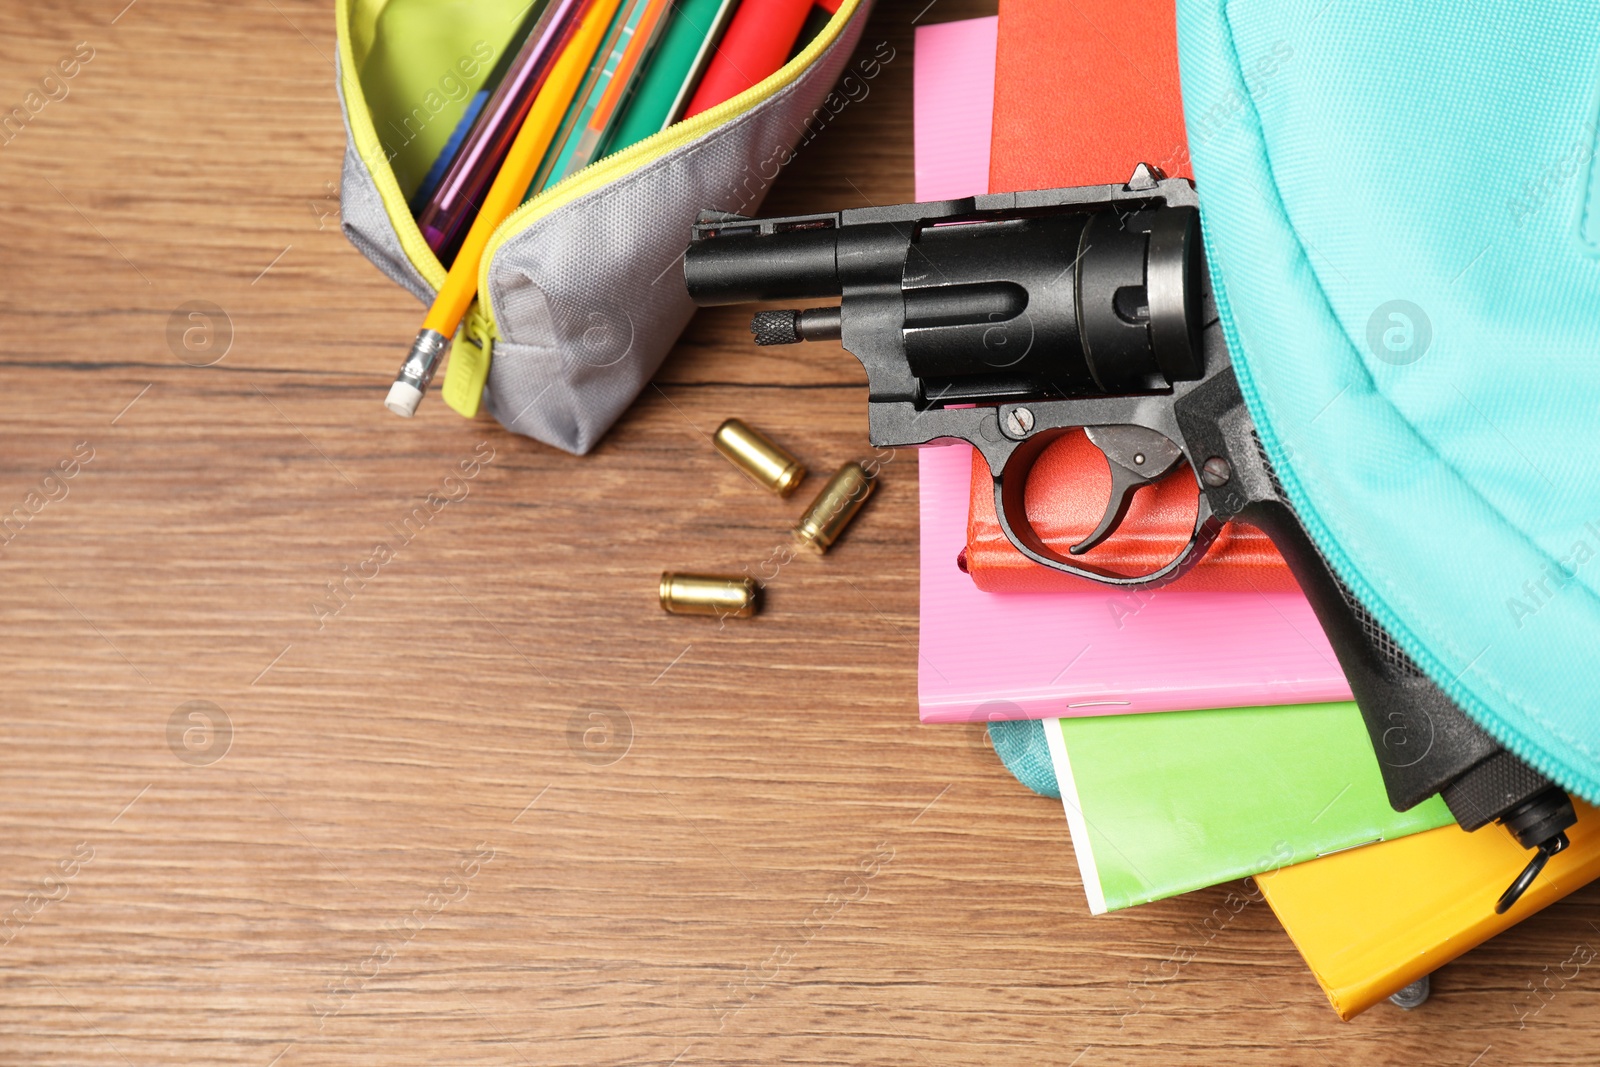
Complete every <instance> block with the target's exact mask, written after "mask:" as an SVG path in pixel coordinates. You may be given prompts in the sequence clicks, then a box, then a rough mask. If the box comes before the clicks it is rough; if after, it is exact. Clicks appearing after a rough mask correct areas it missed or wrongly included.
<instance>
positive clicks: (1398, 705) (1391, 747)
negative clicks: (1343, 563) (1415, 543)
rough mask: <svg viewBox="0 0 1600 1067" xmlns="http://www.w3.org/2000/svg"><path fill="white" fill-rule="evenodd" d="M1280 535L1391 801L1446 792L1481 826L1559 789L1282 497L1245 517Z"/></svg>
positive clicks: (1406, 802)
mask: <svg viewBox="0 0 1600 1067" xmlns="http://www.w3.org/2000/svg"><path fill="white" fill-rule="evenodd" d="M1237 518H1238V520H1240V521H1243V522H1248V523H1250V524H1251V525H1252V526H1256V527H1258V528H1259V529H1261V530H1262V531H1263V532H1264V533H1266V534H1267V536H1269V537H1270V538H1272V540H1273V543H1274V544H1276V545H1277V546H1278V550H1279V551H1280V552H1281V553H1282V554H1283V558H1284V560H1285V561H1287V563H1288V564H1289V569H1290V570H1291V571H1293V572H1294V576H1295V579H1296V580H1297V581H1298V582H1299V583H1300V588H1301V589H1302V590H1304V591H1305V594H1306V597H1307V599H1309V600H1310V602H1311V607H1312V610H1314V611H1315V612H1316V615H1317V619H1318V621H1319V622H1321V623H1322V629H1323V631H1324V632H1325V633H1326V634H1327V635H1328V640H1329V642H1330V643H1331V644H1332V645H1333V650H1334V653H1335V654H1336V655H1337V656H1338V657H1339V666H1340V667H1341V668H1342V669H1343V670H1344V674H1345V678H1346V679H1347V680H1348V681H1349V683H1350V690H1351V692H1352V693H1353V694H1354V696H1355V699H1356V704H1357V705H1358V706H1359V707H1360V709H1361V716H1362V718H1363V719H1364V720H1365V721H1366V726H1367V733H1368V734H1369V735H1370V736H1371V738H1372V750H1373V752H1374V754H1375V755H1376V756H1377V757H1378V766H1379V768H1380V769H1381V770H1382V772H1383V784H1384V787H1385V789H1386V790H1387V792H1388V794H1389V803H1390V804H1391V805H1392V806H1393V807H1394V809H1395V810H1396V811H1405V810H1406V809H1408V808H1411V807H1413V806H1415V805H1417V804H1419V803H1421V802H1422V801H1424V800H1426V799H1427V798H1428V797H1430V796H1432V795H1433V794H1434V793H1442V794H1443V795H1444V798H1445V802H1446V803H1447V804H1448V805H1449V807H1450V810H1451V814H1453V815H1455V817H1456V819H1457V821H1458V822H1460V823H1461V825H1462V827H1463V828H1464V829H1467V830H1475V829H1477V828H1478V827H1479V826H1482V825H1483V824H1484V823H1487V822H1489V821H1491V820H1493V819H1496V818H1499V817H1501V816H1503V815H1504V814H1505V813H1506V812H1507V811H1509V810H1511V809H1513V808H1515V807H1517V806H1518V805H1520V804H1522V803H1524V802H1526V801H1527V800H1529V799H1530V798H1532V797H1534V796H1536V795H1537V794H1539V793H1540V792H1542V791H1544V790H1547V789H1549V788H1550V787H1551V783H1550V782H1549V780H1548V779H1546V778H1544V777H1543V776H1542V775H1540V774H1539V773H1538V772H1536V771H1534V770H1533V769H1532V768H1531V767H1528V766H1527V765H1526V764H1524V763H1522V762H1521V761H1520V760H1518V759H1517V758H1516V757H1515V756H1514V755H1512V754H1511V753H1509V752H1507V751H1505V750H1504V749H1502V748H1501V747H1500V745H1499V744H1498V743H1497V742H1496V741H1495V740H1494V739H1493V738H1492V737H1490V736H1489V735H1488V734H1487V733H1485V732H1484V731H1483V730H1482V729H1481V728H1480V727H1479V726H1478V725H1477V723H1475V722H1473V721H1472V720H1471V719H1470V718H1468V717H1467V715H1466V713H1465V712H1463V711H1462V710H1461V709H1460V708H1459V707H1457V706H1456V704H1455V702H1454V701H1453V700H1451V699H1450V697H1449V696H1448V695H1446V693H1445V692H1444V690H1442V689H1440V688H1439V687H1438V686H1437V685H1436V684H1434V682H1433V680H1432V679H1431V678H1429V677H1428V676H1427V675H1426V674H1424V673H1423V672H1422V670H1421V669H1420V668H1418V667H1417V665H1416V664H1415V663H1413V662H1412V660H1411V658H1410V657H1409V656H1407V655H1406V653H1405V651H1404V650H1403V649H1401V648H1400V646H1399V645H1398V644H1397V643H1396V642H1395V640H1394V638H1392V637H1391V636H1390V635H1389V634H1388V633H1387V632H1386V631H1385V630H1384V629H1383V627H1382V626H1381V625H1380V624H1379V623H1378V621H1377V620H1376V619H1374V618H1373V617H1372V615H1371V614H1370V613H1369V612H1368V611H1367V610H1366V609H1365V608H1364V607H1362V605H1361V603H1360V602H1359V601H1358V600H1357V599H1356V598H1355V597H1354V596H1353V595H1351V593H1350V591H1349V590H1348V589H1347V588H1346V587H1345V585H1344V583H1343V582H1342V581H1340V580H1339V577H1338V576H1337V575H1336V574H1334V573H1333V570H1332V569H1331V568H1330V567H1329V566H1328V562H1327V560H1325V559H1324V558H1323V557H1322V554H1321V552H1319V551H1318V550H1317V547H1316V545H1315V544H1313V543H1312V541H1311V538H1310V536H1309V535H1308V534H1307V533H1306V531H1305V528H1304V527H1302V526H1301V525H1300V520H1299V519H1298V518H1297V517H1296V516H1295V514H1294V512H1293V511H1292V510H1291V509H1290V508H1289V506H1288V505H1287V504H1286V503H1285V502H1284V501H1282V500H1281V499H1274V500H1259V501H1252V502H1251V503H1250V504H1249V505H1247V506H1246V507H1245V508H1244V510H1243V511H1241V512H1240V513H1239V515H1238V516H1237Z"/></svg>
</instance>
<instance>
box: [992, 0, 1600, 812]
mask: <svg viewBox="0 0 1600 1067" xmlns="http://www.w3.org/2000/svg"><path fill="white" fill-rule="evenodd" d="M1178 38H1179V59H1180V66H1181V70H1182V81H1183V97H1184V111H1185V116H1186V122H1187V125H1188V133H1189V148H1190V152H1191V154H1192V157H1193V163H1194V173H1195V180H1196V186H1197V188H1198V189H1199V192H1200V200H1201V211H1202V217H1203V219H1204V225H1205V233H1206V247H1207V254H1208V257H1209V260H1210V266H1211V272H1212V279H1213V283H1214V285H1215V288H1216V293H1217V303H1218V309H1219V312H1220V314H1221V317H1222V322H1223V326H1224V329H1225V330H1226V334H1227V338H1228V342H1229V346H1230V348H1231V350H1232V354H1233V360H1234V364H1235V367H1236V368H1237V371H1238V375H1239V379H1240V384H1241V387H1242V389H1243V392H1244V396H1245V399H1246V401H1247V403H1248V404H1249V407H1250V410H1251V413H1252V415H1253V416H1254V418H1255V421H1256V425H1257V427H1258V429H1259V431H1260V434H1261V437H1262V439H1263V442H1264V444H1265V447H1266V449H1267V452H1268V454H1269V456H1270V458H1271V460H1272V462H1273V464H1274V467H1275V468H1276V470H1277V472H1278V474H1279V476H1280V478H1281V480H1282V482H1283V484H1284V486H1285V488H1286V490H1287V492H1288V495H1289V497H1290V499H1291V500H1292V502H1293V504H1294V506H1295V508H1296V510H1297V511H1298V512H1299V514H1300V516H1301V519H1302V521H1303V522H1304V523H1305V525H1306V527H1307V529H1308V530H1309V531H1310V533H1311V534H1312V536H1313V538H1314V539H1315V540H1316V542H1317V544H1318V546H1319V547H1320V548H1321V550H1322V552H1323V553H1324V554H1325V555H1326V556H1327V558H1328V559H1329V561H1330V562H1331V564H1332V565H1333V567H1334V569H1335V570H1336V571H1337V572H1338V573H1339V575H1340V576H1341V577H1342V578H1343V579H1344V581H1345V582H1346V583H1347V584H1348V585H1349V586H1350V587H1351V589H1352V590H1353V591H1354V592H1355V593H1356V595H1357V596H1358V597H1359V598H1360V599H1361V601H1362V602H1363V603H1364V604H1365V605H1366V606H1367V607H1368V609H1369V610H1370V611H1371V612H1372V613H1373V615H1374V616H1375V617H1376V618H1377V619H1378V621H1379V622H1381V623H1382V625H1383V626H1384V627H1385V628H1386V629H1387V630H1388V631H1389V633H1390V634H1392V635H1393V636H1394V637H1395V639H1396V640H1397V641H1398V642H1399V644H1400V645H1401V646H1402V647H1403V648H1404V649H1405V651H1406V652H1407V653H1409V654H1410V656H1411V657H1412V658H1413V659H1414V660H1415V661H1416V662H1417V663H1418V664H1419V665H1420V666H1421V667H1422V668H1423V669H1424V670H1426V671H1427V673H1428V674H1429V675H1430V676H1432V678H1433V679H1434V680H1435V681H1437V682H1438V683H1439V684H1440V685H1441V686H1442V687H1443V688H1444V689H1445V691H1446V692H1447V693H1448V694H1449V695H1450V696H1451V697H1452V698H1453V699H1454V700H1455V701H1456V702H1457V703H1458V704H1459V705H1460V706H1461V707H1462V708H1463V709H1464V710H1465V711H1466V712H1467V713H1468V714H1469V715H1471V716H1472V718H1473V719H1475V720H1476V721H1477V722H1478V723H1480V724H1481V725H1482V726H1483V727H1484V729H1485V730H1487V731H1488V732H1489V733H1490V734H1491V735H1492V736H1494V737H1495V738H1496V739H1497V740H1498V741H1500V742H1501V743H1502V744H1504V745H1505V746H1506V747H1508V748H1509V749H1511V750H1512V751H1513V752H1515V753H1516V754H1517V755H1519V756H1521V757H1522V758H1523V759H1524V760H1526V761H1527V762H1528V763H1529V764H1531V765H1532V766H1533V767H1535V768H1537V769H1538V770H1540V771H1541V772H1543V773H1544V774H1545V775H1547V776H1548V777H1550V778H1552V779H1554V780H1555V781H1557V782H1559V783H1561V784H1562V785H1563V786H1565V787H1567V788H1568V789H1570V790H1571V791H1573V792H1574V793H1576V794H1578V795H1579V796H1582V797H1584V798H1585V799H1587V800H1589V801H1590V802H1600V714H1597V712H1600V166H1597V161H1596V159H1595V155H1596V149H1597V126H1596V123H1597V108H1600V89H1597V85H1600V78H1597V75H1600V4H1596V3H1554V4H1542V5H1512V4H1506V5H1499V6H1497V5H1492V4H1484V5H1474V6H1473V7H1472V9H1471V10H1467V9H1466V8H1464V6H1463V5H1461V4H1456V3H1444V2H1440V0H1431V2H1429V0H1424V2H1418V3H1410V4H1403V5H1402V4H1385V5H1361V4H1339V3H1334V2H1329V3H1326V4H1323V5H1321V6H1320V7H1316V6H1305V5H1298V4H1288V3H1283V2H1280V0H1180V3H1179V4H1178ZM992 733H993V734H994V739H995V742H996V748H997V749H998V750H999V751H1000V752H1001V754H1002V756H1005V757H1009V758H1008V760H1007V762H1008V765H1010V766H1011V767H1012V769H1013V770H1014V771H1016V772H1017V773H1018V776H1019V777H1020V778H1021V779H1022V780H1023V781H1024V782H1025V783H1027V784H1029V785H1030V786H1031V787H1033V788H1035V789H1036V790H1038V791H1041V792H1046V793H1053V792H1054V782H1053V781H1052V780H1051V777H1052V776H1051V775H1050V773H1049V764H1048V761H1047V759H1045V758H1044V756H1045V753H1044V752H1043V749H1042V745H1041V744H1040V742H1042V735H1041V734H1040V732H1039V731H1038V729H1037V727H1036V725H1034V724H1026V723H1019V724H996V727H995V728H993V729H992Z"/></svg>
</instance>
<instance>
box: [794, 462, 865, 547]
mask: <svg viewBox="0 0 1600 1067" xmlns="http://www.w3.org/2000/svg"><path fill="white" fill-rule="evenodd" d="M876 486H877V479H875V478H874V477H873V476H872V475H870V474H868V473H867V472H866V470H865V468H863V467H862V466H861V464H859V463H857V462H855V461H854V460H851V461H850V462H849V463H846V464H845V465H844V466H842V467H840V468H839V469H838V470H837V471H835V472H834V475H833V477H832V478H829V479H828V484H827V485H825V486H823V487H822V492H820V493H818V494H817V498H816V499H815V500H813V501H812V502H811V506H810V507H809V508H807V509H806V513H805V514H804V515H802V516H800V522H799V523H798V524H797V525H796V526H795V528H794V539H795V540H796V541H798V542H799V543H800V544H801V545H802V546H804V547H806V548H809V549H811V550H812V551H813V552H816V553H817V554H819V555H820V554H822V553H824V552H826V551H828V549H830V548H832V547H833V543H834V542H835V541H837V540H838V539H839V535H840V534H842V533H844V530H845V527H846V526H849V525H850V522H851V520H852V519H854V518H855V517H856V512H858V511H860V510H861V505H863V504H865V503H866V502H867V497H869V496H871V495H872V490H873V489H874V488H875V487H876Z"/></svg>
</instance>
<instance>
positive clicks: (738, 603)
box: [661, 571, 756, 619]
mask: <svg viewBox="0 0 1600 1067" xmlns="http://www.w3.org/2000/svg"><path fill="white" fill-rule="evenodd" d="M661 609H662V610H663V611H665V612H667V613H669V614H672V615H715V616H717V617H718V618H724V619H725V618H728V617H729V616H732V617H733V618H735V619H748V618H749V617H750V616H752V615H754V614H755V613H756V583H755V579H754V578H747V577H745V576H743V575H736V574H674V573H673V572H672V571H663V572H662V574H661Z"/></svg>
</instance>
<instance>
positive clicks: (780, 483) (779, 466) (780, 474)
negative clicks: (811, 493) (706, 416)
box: [711, 419, 806, 496]
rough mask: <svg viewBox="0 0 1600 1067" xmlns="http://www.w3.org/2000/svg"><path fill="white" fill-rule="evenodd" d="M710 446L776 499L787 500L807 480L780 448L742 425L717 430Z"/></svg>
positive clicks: (727, 424)
mask: <svg viewBox="0 0 1600 1067" xmlns="http://www.w3.org/2000/svg"><path fill="white" fill-rule="evenodd" d="M711 440H712V442H713V443H714V444H715V445H716V446H717V451H718V452H721V453H722V454H723V455H724V456H727V457H728V459H729V460H730V461H731V462H732V463H733V465H734V466H735V467H738V468H739V469H740V470H742V471H744V472H745V474H746V475H748V476H749V478H750V480H751V481H753V482H755V483H756V484H757V485H759V486H761V487H762V488H763V489H769V490H771V491H772V492H774V493H777V494H778V495H779V496H788V495H789V494H790V493H792V492H794V487H795V486H797V485H799V484H800V481H801V479H802V478H804V477H805V476H806V469H805V467H804V466H803V465H802V464H801V462H800V461H799V460H798V459H796V458H795V457H794V456H793V455H792V454H790V452H789V451H788V450H787V449H785V448H784V447H783V446H782V445H779V444H778V443H777V442H776V441H774V440H773V439H772V438H770V437H768V436H767V435H766V434H764V433H762V432H761V431H760V430H755V429H752V428H750V427H749V426H747V425H745V424H744V423H743V422H741V421H740V420H738V419H728V420H727V421H726V422H724V423H723V424H722V425H721V426H718V427H717V432H716V434H715V435H714V436H713V437H712V439H711Z"/></svg>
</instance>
